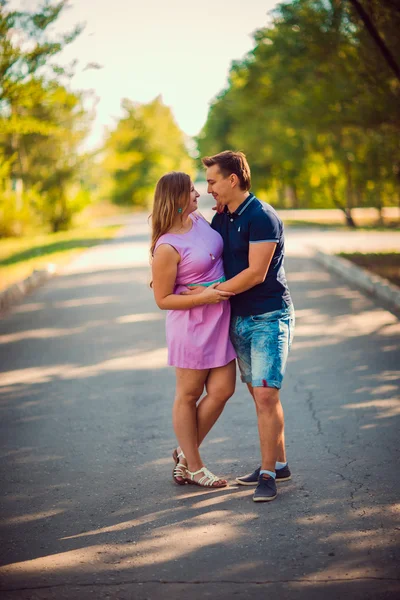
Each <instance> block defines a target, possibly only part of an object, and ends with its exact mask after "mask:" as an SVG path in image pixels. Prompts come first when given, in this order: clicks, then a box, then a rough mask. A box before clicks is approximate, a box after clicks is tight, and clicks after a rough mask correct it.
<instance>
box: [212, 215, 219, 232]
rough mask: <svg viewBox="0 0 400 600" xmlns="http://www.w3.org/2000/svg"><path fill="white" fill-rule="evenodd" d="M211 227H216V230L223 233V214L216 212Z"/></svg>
mask: <svg viewBox="0 0 400 600" xmlns="http://www.w3.org/2000/svg"><path fill="white" fill-rule="evenodd" d="M211 227H212V229H214V231H217V232H218V233H221V215H219V214H218V213H215V215H214V216H213V218H212V220H211Z"/></svg>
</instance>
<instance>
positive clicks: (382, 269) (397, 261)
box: [339, 252, 400, 287]
mask: <svg viewBox="0 0 400 600" xmlns="http://www.w3.org/2000/svg"><path fill="white" fill-rule="evenodd" d="M339 256H342V257H343V258H347V260H350V261H351V262H353V263H354V264H356V265H358V266H359V267H362V268H363V269H367V270H368V271H371V272H372V273H375V274H376V275H380V276H381V277H384V278H385V279H388V280H389V281H390V282H391V283H394V284H395V285H397V286H399V287H400V252H374V253H373V252H371V253H362V252H354V253H352V254H349V253H346V252H341V253H340V255H339Z"/></svg>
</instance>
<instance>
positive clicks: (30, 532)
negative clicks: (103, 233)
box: [0, 215, 400, 600]
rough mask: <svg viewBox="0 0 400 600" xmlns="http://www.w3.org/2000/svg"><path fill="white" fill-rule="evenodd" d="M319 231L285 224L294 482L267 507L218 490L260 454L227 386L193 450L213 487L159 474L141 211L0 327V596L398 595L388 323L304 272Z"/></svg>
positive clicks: (398, 343) (158, 418)
mask: <svg viewBox="0 0 400 600" xmlns="http://www.w3.org/2000/svg"><path fill="white" fill-rule="evenodd" d="M318 235H320V234H318V233H315V232H314V233H312V232H299V231H297V230H296V231H294V232H293V233H292V232H290V231H289V232H288V250H289V256H288V259H287V270H288V275H289V281H290V285H291V289H292V293H293V297H294V301H295V305H296V309H297V331H296V337H295V342H294V346H293V351H292V353H291V357H290V363H289V366H288V373H287V378H286V381H285V386H284V389H283V404H284V407H285V414H286V428H287V444H288V456H289V462H290V466H291V468H292V471H293V480H292V481H291V482H288V483H286V484H281V485H280V487H279V496H278V498H277V500H276V501H274V502H272V503H270V504H267V505H260V504H255V503H253V502H252V500H251V495H252V490H251V489H239V488H238V487H236V486H235V485H234V484H233V480H234V477H235V476H236V475H237V474H243V473H246V472H248V471H249V470H252V469H253V468H254V467H255V466H256V465H257V464H258V460H259V457H258V442H257V433H256V419H255V412H254V409H253V407H252V404H251V401H250V399H249V398H248V397H247V395H246V392H245V390H244V387H243V386H242V385H241V384H240V383H239V382H238V386H237V392H236V394H235V396H234V397H233V398H232V400H231V401H230V402H229V403H228V405H227V407H226V409H225V412H224V414H223V415H222V417H221V419H220V421H219V422H218V424H217V425H216V427H215V429H214V430H213V431H212V432H211V434H210V436H209V439H207V440H206V442H205V444H204V449H203V456H204V458H205V460H206V463H207V464H208V465H209V466H210V468H212V470H214V471H216V472H217V473H219V474H221V475H226V476H228V478H229V479H230V481H231V482H232V483H231V485H230V486H229V488H227V489H225V490H222V491H221V490H219V491H214V490H201V489H199V488H193V487H183V488H181V487H178V486H174V484H173V482H172V480H171V476H170V472H171V469H172V460H171V458H170V453H171V451H172V448H173V447H174V435H173V431H172V427H171V418H170V412H171V403H172V397H173V390H174V374H173V371H172V370H171V369H168V368H167V367H166V348H165V334H164V321H163V319H164V315H163V314H162V313H161V312H160V311H159V310H158V309H157V307H156V306H155V304H154V301H153V299H152V294H151V292H150V290H149V287H148V281H149V273H148V266H147V225H146V221H145V219H144V218H143V217H142V216H140V215H136V216H133V217H132V219H131V220H130V224H129V225H128V226H127V227H126V228H125V229H124V230H123V232H121V235H120V236H119V238H118V239H116V240H114V241H113V242H110V243H108V244H106V245H104V246H99V247H97V248H93V249H91V250H89V251H88V252H87V253H85V254H83V255H81V256H80V257H79V258H78V259H77V260H76V261H75V262H74V263H73V264H72V265H70V267H69V268H68V269H67V270H66V271H65V272H64V274H62V275H60V276H58V277H57V278H55V279H54V280H52V281H51V282H50V283H49V284H48V285H46V286H45V287H43V288H42V289H40V290H38V291H37V292H36V293H35V294H33V295H32V296H30V297H28V298H26V300H25V302H24V303H23V304H21V305H20V306H19V307H17V309H16V310H14V312H13V313H12V314H10V315H9V316H8V317H7V318H6V319H4V320H3V321H1V322H0V364H1V374H0V408H1V421H0V438H1V458H2V460H1V472H0V476H1V481H2V492H3V497H2V507H1V515H2V524H1V534H2V539H3V541H2V544H1V546H0V559H1V565H2V566H1V567H0V580H1V583H0V586H1V590H2V591H1V593H0V595H1V597H2V598H4V599H18V600H20V599H21V600H25V599H40V600H41V599H57V600H58V599H63V598H68V599H70V598H71V599H72V598H73V599H74V600H78V599H85V600H86V599H87V598H96V600H97V599H105V598H113V599H114V598H117V599H132V598H134V599H135V600H136V599H137V600H144V599H151V600H159V599H161V598H165V597H167V598H173V599H175V598H176V599H178V600H183V599H186V598H189V597H190V598H191V599H193V600H197V599H200V598H209V597H214V598H218V599H228V598H232V597H233V598H238V599H242V598H243V599H247V598H251V599H255V600H261V599H263V600H264V599H265V598H268V597H269V595H272V596H273V597H274V598H279V599H284V600H285V599H290V600H292V599H301V600H303V599H304V600H306V599H307V600H314V599H320V598H324V600H334V599H337V598H338V597H339V596H340V595H346V597H349V598H352V600H358V599H359V600H361V599H362V600H365V599H371V600H372V599H374V600H376V599H387V598H395V597H396V596H397V597H398V594H399V592H400V581H399V572H398V564H399V551H398V531H399V521H398V520H396V518H398V507H399V505H398V504H396V502H398V498H399V496H398V492H399V479H398V454H399V446H398V421H396V419H398V414H399V412H400V411H399V403H398V396H399V376H400V325H399V321H398V319H397V318H396V316H395V315H393V314H392V313H390V312H388V311H386V310H385V309H383V308H381V307H380V306H379V305H376V304H374V303H373V302H372V301H370V300H368V299H367V298H366V297H365V296H364V295H363V294H362V293H360V292H359V291H357V290H356V289H352V288H351V287H350V286H348V285H347V284H345V283H343V282H342V281H341V280H340V279H338V278H336V277H333V276H331V275H329V274H328V273H326V272H325V271H324V270H323V269H322V268H321V267H320V266H318V265H316V264H315V263H314V262H312V260H311V259H310V257H309V254H310V253H309V250H308V249H307V244H308V245H309V244H312V243H313V242H314V241H315V240H316V239H317V238H318ZM332 235H333V232H332ZM336 235H337V234H336ZM323 236H324V241H325V242H326V240H327V239H328V238H327V233H323ZM340 236H342V233H341V234H340ZM340 239H341V240H343V237H341V238H340ZM397 240H398V238H397ZM332 243H333V242H332ZM376 243H378V242H376ZM396 511H397V513H396ZM396 540H397V541H396Z"/></svg>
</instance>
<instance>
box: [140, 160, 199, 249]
mask: <svg viewBox="0 0 400 600" xmlns="http://www.w3.org/2000/svg"><path fill="white" fill-rule="evenodd" d="M190 189H191V179H190V176H189V175H187V174H186V173H180V172H179V171H171V172H170V173H167V174H166V175H163V176H162V177H161V179H159V181H158V183H157V185H156V190H155V193H154V204H153V212H152V214H151V215H150V217H149V218H150V219H151V245H150V256H151V257H152V256H153V254H154V248H155V246H156V243H157V241H158V239H159V238H160V237H161V236H162V235H163V234H164V233H167V231H169V230H170V229H171V227H172V225H173V224H174V222H175V220H176V217H177V216H178V215H180V216H181V218H182V216H183V213H184V212H185V209H186V207H187V205H188V204H189V201H190Z"/></svg>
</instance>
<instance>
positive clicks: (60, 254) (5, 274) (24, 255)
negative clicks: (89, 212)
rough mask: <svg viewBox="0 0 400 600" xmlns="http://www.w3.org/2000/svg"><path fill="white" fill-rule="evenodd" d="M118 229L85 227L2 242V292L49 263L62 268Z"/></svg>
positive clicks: (0, 274)
mask: <svg viewBox="0 0 400 600" xmlns="http://www.w3.org/2000/svg"><path fill="white" fill-rule="evenodd" d="M118 228H119V226H117V225H112V226H108V227H96V228H94V227H92V228H89V227H85V228H77V229H73V230H71V231H62V232H59V233H49V234H41V235H33V236H29V237H22V238H5V239H1V240H0V290H2V289H5V288H6V287H8V286H9V285H12V284H13V283H16V282H17V281H21V280H22V279H24V278H25V277H28V276H29V275H30V274H31V273H32V271H33V270H35V269H43V268H45V267H46V266H47V265H48V264H49V263H52V264H54V265H56V266H57V267H62V266H63V265H65V264H67V263H68V262H69V261H70V260H71V259H72V258H74V257H75V256H76V255H78V254H79V253H80V252H82V251H83V250H85V249H86V248H90V247H92V246H96V245H97V244H101V243H103V242H105V241H107V240H110V239H112V238H113V237H114V236H115V234H116V232H117V230H118Z"/></svg>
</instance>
